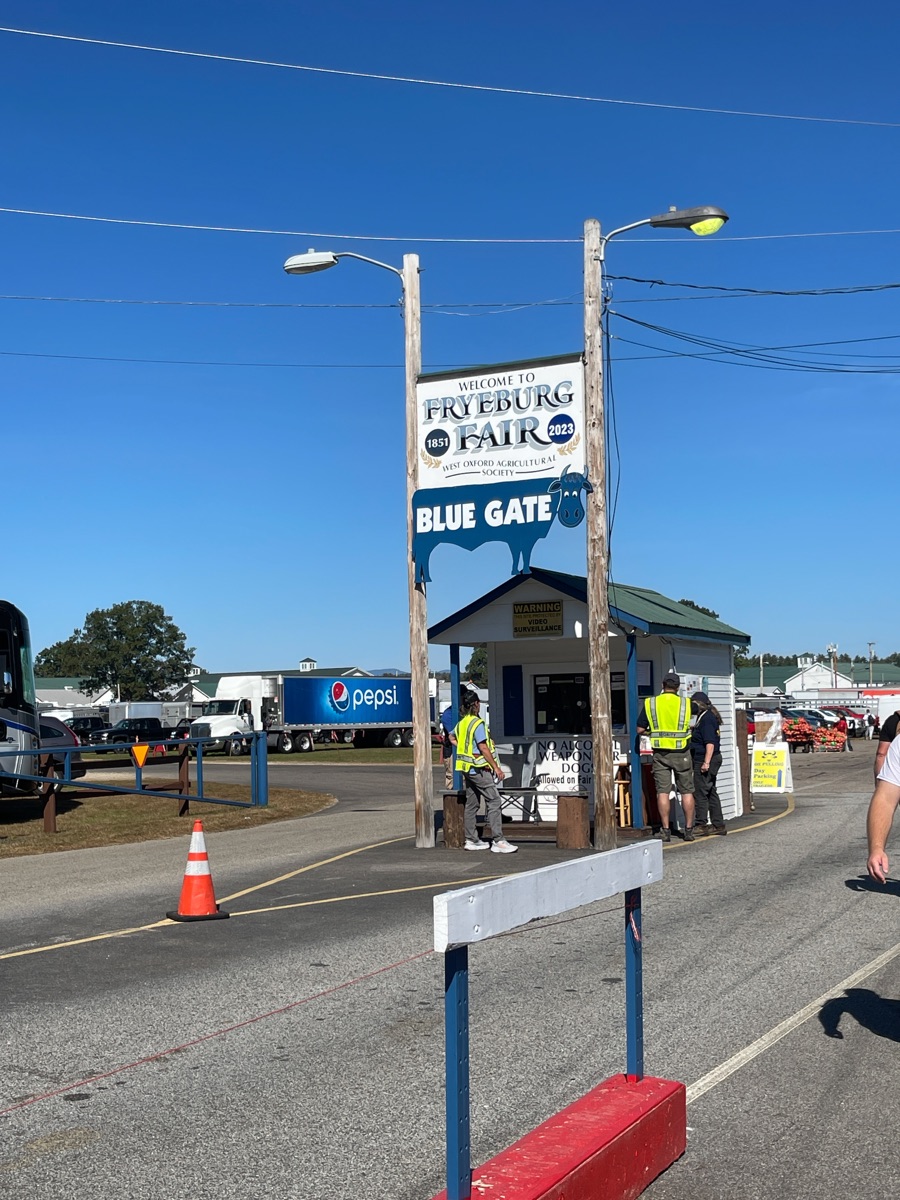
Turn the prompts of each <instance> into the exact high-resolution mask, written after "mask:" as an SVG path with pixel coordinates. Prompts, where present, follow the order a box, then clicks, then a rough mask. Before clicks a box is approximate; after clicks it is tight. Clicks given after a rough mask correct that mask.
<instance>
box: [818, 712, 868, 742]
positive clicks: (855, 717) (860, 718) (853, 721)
mask: <svg viewBox="0 0 900 1200" xmlns="http://www.w3.org/2000/svg"><path fill="white" fill-rule="evenodd" d="M822 711H823V712H826V713H834V714H835V716H838V717H843V718H844V720H845V721H846V722H847V728H848V729H849V731H850V734H851V736H852V737H862V735H863V734H864V733H865V732H866V714H865V713H862V712H856V711H855V710H854V709H852V708H846V707H845V706H844V705H843V704H823V705H822Z"/></svg>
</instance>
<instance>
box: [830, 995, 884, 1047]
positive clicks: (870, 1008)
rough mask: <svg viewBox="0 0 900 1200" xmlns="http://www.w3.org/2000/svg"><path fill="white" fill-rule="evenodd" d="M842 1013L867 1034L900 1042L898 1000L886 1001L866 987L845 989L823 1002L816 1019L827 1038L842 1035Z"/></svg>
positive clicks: (840, 1036)
mask: <svg viewBox="0 0 900 1200" xmlns="http://www.w3.org/2000/svg"><path fill="white" fill-rule="evenodd" d="M844 1013H847V1014H848V1016H851V1017H853V1018H854V1020H856V1021H857V1022H858V1023H859V1024H860V1025H862V1027H863V1029H868V1031H869V1032H870V1033H874V1034H876V1035H877V1036H878V1037H883V1038H888V1039H889V1040H890V1041H892V1042H900V1000H885V999H884V997H883V996H879V995H878V993H877V992H873V991H871V989H869V988H847V990H846V992H845V993H844V995H843V996H841V997H839V998H837V999H835V1000H827V1001H826V1002H825V1003H824V1004H823V1005H822V1010H821V1012H820V1013H819V1021H820V1022H821V1024H822V1029H823V1030H824V1032H825V1033H826V1034H827V1036H828V1037H830V1038H838V1039H842V1038H843V1036H844V1035H843V1034H842V1033H841V1031H840V1028H839V1026H840V1023H841V1018H842V1017H843V1015H844Z"/></svg>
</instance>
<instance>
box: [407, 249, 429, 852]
mask: <svg viewBox="0 0 900 1200" xmlns="http://www.w3.org/2000/svg"><path fill="white" fill-rule="evenodd" d="M403 326H404V331H405V335H406V558H407V563H406V567H407V577H408V578H407V586H408V589H409V669H410V675H411V676H412V678H411V679H410V686H411V689H412V723H413V734H414V741H413V777H414V788H415V798H416V845H417V846H419V847H422V848H427V847H431V846H433V845H434V779H433V774H432V767H431V716H430V713H429V696H428V611H427V606H426V599H425V584H424V583H422V584H419V585H418V586H416V565H415V563H414V562H413V556H412V546H413V495H414V493H415V491H416V489H417V487H418V486H419V459H418V451H417V448H416V383H417V381H418V378H419V375H420V373H421V370H422V306H421V299H420V290H419V256H418V254H404V255H403Z"/></svg>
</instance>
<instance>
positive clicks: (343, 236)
mask: <svg viewBox="0 0 900 1200" xmlns="http://www.w3.org/2000/svg"><path fill="white" fill-rule="evenodd" d="M0 32H2V27H0ZM0 212H5V213H13V214H16V215H18V216H25V217H57V218H59V219H60V220H65V221H93V222H96V223H99V224H102V225H140V226H144V227H147V228H150V229H187V230H192V231H200V232H202V233H254V234H262V235H267V236H274V237H304V238H326V239H330V240H332V241H341V242H429V243H430V242H440V243H448V244H453V245H457V244H465V245H469V244H471V245H499V246H502V245H523V246H531V245H574V244H577V243H579V242H581V241H582V239H581V238H580V237H577V238H475V237H399V236H388V235H383V234H368V233H323V232H322V231H321V230H310V229H254V228H249V227H242V226H236V225H196V224H190V223H188V222H184V221H139V220H136V219H135V218H133V217H97V216H92V215H90V214H86V213H64V212H48V211H44V210H42V209H36V208H3V207H0ZM897 232H898V233H900V230H898V231H897Z"/></svg>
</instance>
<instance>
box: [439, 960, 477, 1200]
mask: <svg viewBox="0 0 900 1200" xmlns="http://www.w3.org/2000/svg"><path fill="white" fill-rule="evenodd" d="M444 1029H445V1035H444V1036H445V1055H446V1067H447V1085H446V1086H447V1200H469V1198H470V1196H471V1194H472V1162H471V1147H470V1144H469V948H468V946H457V947H455V948H454V949H452V950H448V951H447V952H446V953H445V955H444Z"/></svg>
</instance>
